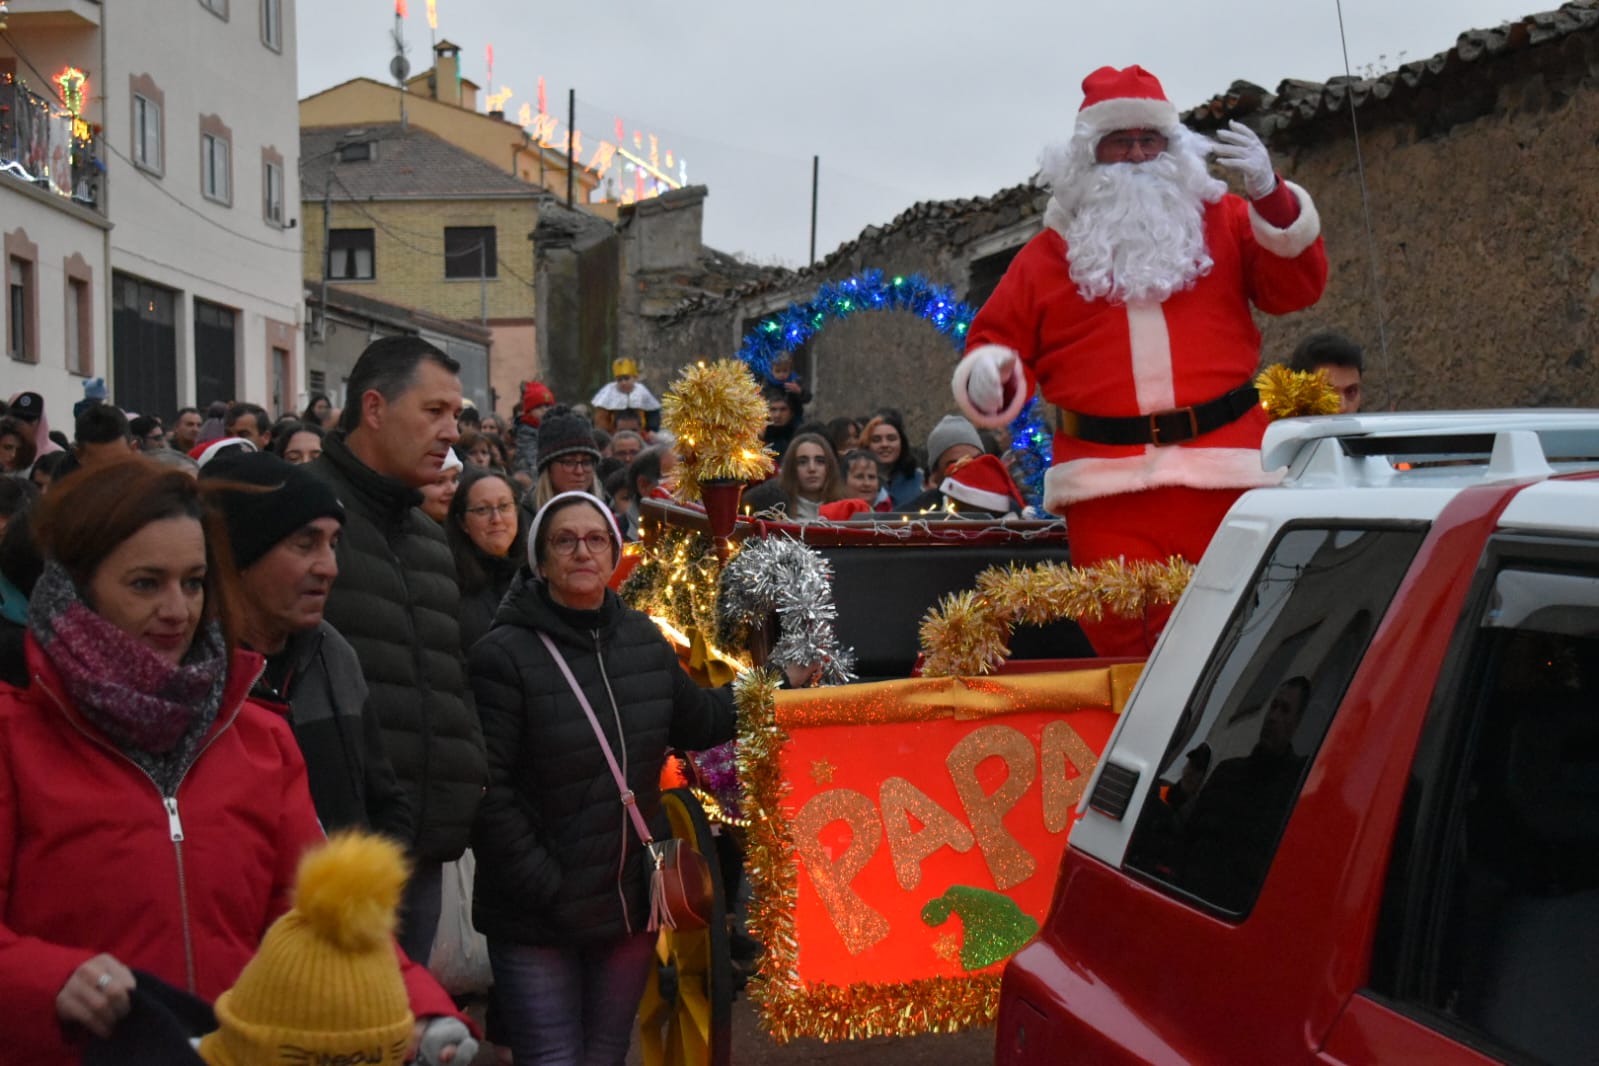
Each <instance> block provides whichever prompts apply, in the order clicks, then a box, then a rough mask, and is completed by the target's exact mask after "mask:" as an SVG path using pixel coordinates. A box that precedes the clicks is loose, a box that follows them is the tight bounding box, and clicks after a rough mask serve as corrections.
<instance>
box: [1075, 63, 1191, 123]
mask: <svg viewBox="0 0 1599 1066" xmlns="http://www.w3.org/2000/svg"><path fill="white" fill-rule="evenodd" d="M1077 124H1078V125H1079V126H1086V127H1087V128H1089V129H1091V130H1093V131H1095V132H1097V133H1109V132H1111V131H1112V130H1146V129H1147V130H1169V129H1171V128H1172V127H1174V126H1176V125H1177V108H1176V107H1174V106H1173V105H1172V102H1171V101H1170V100H1168V99H1166V90H1165V89H1162V88H1161V87H1160V79H1159V78H1157V77H1155V75H1153V74H1151V73H1150V72H1149V71H1147V70H1145V69H1144V68H1143V67H1140V66H1137V65H1134V66H1130V67H1123V68H1122V69H1121V70H1117V69H1116V68H1115V67H1100V68H1099V69H1098V70H1096V71H1094V72H1093V73H1092V74H1090V75H1089V76H1088V77H1086V78H1084V79H1083V106H1082V107H1080V108H1079V109H1078V111H1077Z"/></svg>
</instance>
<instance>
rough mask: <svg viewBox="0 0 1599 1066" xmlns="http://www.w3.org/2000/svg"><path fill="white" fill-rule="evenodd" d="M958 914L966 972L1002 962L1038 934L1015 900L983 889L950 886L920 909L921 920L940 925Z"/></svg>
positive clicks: (962, 964) (962, 961)
mask: <svg viewBox="0 0 1599 1066" xmlns="http://www.w3.org/2000/svg"><path fill="white" fill-rule="evenodd" d="M952 913H953V914H958V915H960V919H961V926H962V928H963V929H965V931H966V935H965V936H964V937H963V943H962V944H961V968H962V969H963V970H965V971H966V972H968V973H972V972H974V971H977V970H981V969H983V968H985V967H988V966H992V965H994V963H996V962H1003V961H1004V960H1006V959H1008V958H1010V957H1011V956H1012V955H1014V954H1016V953H1017V952H1018V951H1020V950H1021V949H1022V948H1023V947H1024V946H1026V944H1027V942H1028V941H1029V940H1031V939H1033V937H1035V936H1037V935H1038V922H1037V920H1036V919H1034V918H1033V916H1032V915H1030V914H1028V913H1027V912H1025V911H1023V910H1022V909H1021V908H1020V907H1018V906H1016V901H1015V900H1013V899H1011V898H1010V897H1009V896H1006V895H1002V894H1000V893H998V892H991V891H989V890H988V889H986V888H973V887H972V886H971V885H951V886H950V887H949V888H948V889H947V890H946V891H945V892H944V894H943V895H942V896H939V897H938V898H937V899H933V900H929V901H928V903H927V905H926V906H925V907H923V908H922V921H923V922H925V923H926V924H927V925H929V926H933V927H936V926H940V925H943V924H944V923H945V922H946V921H948V920H949V916H950V915H951V914H952Z"/></svg>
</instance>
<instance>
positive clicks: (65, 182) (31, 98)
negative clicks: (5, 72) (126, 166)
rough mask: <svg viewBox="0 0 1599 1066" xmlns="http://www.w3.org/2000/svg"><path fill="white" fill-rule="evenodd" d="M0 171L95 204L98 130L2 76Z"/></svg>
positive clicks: (99, 177)
mask: <svg viewBox="0 0 1599 1066" xmlns="http://www.w3.org/2000/svg"><path fill="white" fill-rule="evenodd" d="M0 174H3V175H5V176H6V177H8V178H11V179H15V180H20V181H26V182H30V183H32V184H34V185H37V186H38V187H40V188H42V189H48V190H49V191H51V192H53V193H55V194H56V195H58V196H62V197H66V198H68V199H71V200H73V201H74V202H76V203H79V204H82V205H84V206H85V207H91V208H94V209H96V210H98V209H99V206H100V185H101V183H102V182H103V181H104V180H105V164H104V162H103V161H102V160H101V158H100V133H99V131H98V130H97V129H95V128H94V127H93V126H91V125H89V124H88V123H87V122H84V121H83V120H82V119H77V118H74V117H73V116H72V115H70V114H68V113H66V112H65V111H63V110H61V108H60V107H59V106H58V105H57V104H55V102H54V101H51V100H49V99H47V98H45V97H43V96H39V95H38V94H37V93H34V92H31V91H29V90H28V89H27V88H25V87H24V86H22V85H21V84H19V83H18V82H16V81H15V80H10V81H0Z"/></svg>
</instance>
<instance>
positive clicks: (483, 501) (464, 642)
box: [444, 466, 523, 652]
mask: <svg viewBox="0 0 1599 1066" xmlns="http://www.w3.org/2000/svg"><path fill="white" fill-rule="evenodd" d="M518 519H519V516H518V513H517V507H516V486H515V485H514V484H512V483H511V481H510V479H508V478H507V477H506V476H505V475H504V474H501V473H500V472H498V471H495V470H484V469H482V468H480V467H476V466H468V467H467V468H466V472H465V473H463V474H462V475H461V484H460V487H459V488H457V489H456V491H455V499H453V500H451V501H450V512H449V517H448V518H447V519H446V520H445V523H444V532H445V536H446V537H448V538H449V541H450V551H451V552H453V553H454V555H455V573H456V576H457V577H458V578H459V579H460V582H461V650H462V651H463V652H465V651H470V650H471V648H472V645H474V644H476V643H477V641H478V638H479V637H481V636H482V635H483V634H485V633H487V632H488V631H489V626H490V625H492V624H493V622H494V612H495V611H496V610H497V609H498V608H499V606H500V600H501V599H502V598H504V596H505V590H506V589H507V588H509V587H510V586H511V579H512V578H513V577H515V576H516V570H517V567H519V566H521V565H522V554H523V553H522V543H521V541H522V538H521V536H520V533H521V529H520V526H521V523H520V521H519V520H518Z"/></svg>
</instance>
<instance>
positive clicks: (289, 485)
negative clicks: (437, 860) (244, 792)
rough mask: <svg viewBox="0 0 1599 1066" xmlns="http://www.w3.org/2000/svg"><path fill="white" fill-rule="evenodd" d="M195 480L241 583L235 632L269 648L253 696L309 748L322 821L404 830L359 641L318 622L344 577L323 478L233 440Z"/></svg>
mask: <svg viewBox="0 0 1599 1066" xmlns="http://www.w3.org/2000/svg"><path fill="white" fill-rule="evenodd" d="M200 478H201V480H202V481H205V482H207V483H208V484H209V485H210V486H211V487H212V489H213V496H212V499H213V500H215V501H216V504H217V507H218V509H219V510H220V511H221V512H222V515H223V517H224V518H225V519H226V521H227V527H228V542H229V545H230V547H231V548H232V554H233V565H234V569H235V571H236V576H237V582H236V587H237V589H238V591H239V597H238V599H239V601H240V602H239V603H238V607H239V630H240V632H239V637H240V640H241V642H242V643H243V644H244V645H245V646H246V647H248V648H250V649H252V650H254V651H257V652H259V653H261V654H262V655H264V656H266V669H265V670H264V671H263V672H262V674H261V676H260V677H259V678H258V679H257V680H256V684H255V688H254V689H253V690H252V691H251V693H250V695H251V696H253V697H254V698H256V699H258V700H261V701H263V702H266V703H268V704H269V705H272V706H276V707H279V708H280V709H281V710H282V711H283V713H284V715H285V717H287V718H288V720H289V723H290V725H291V726H292V727H293V729H294V737H295V739H296V740H297V741H299V744H300V752H301V754H303V755H304V756H305V765H306V772H307V775H308V777H309V780H310V785H311V800H312V802H313V803H314V804H315V806H316V813H317V817H318V818H319V819H320V820H321V822H322V827H323V828H324V829H326V830H327V831H328V832H330V833H332V832H334V831H336V830H339V829H356V828H372V829H376V830H377V831H379V832H382V833H387V834H389V835H391V836H393V837H394V838H395V839H396V840H398V841H400V842H402V843H405V842H408V841H409V840H410V839H411V835H412V816H411V805H410V801H409V800H408V799H407V798H406V795H405V791H404V790H403V789H402V788H401V787H400V782H399V779H398V778H397V777H396V776H395V773H394V767H393V766H392V765H391V763H390V762H389V757H388V753H387V751H386V750H385V749H384V745H383V732H382V729H381V728H380V726H379V723H378V722H377V720H376V718H375V717H374V716H370V715H366V714H363V713H362V706H363V705H364V704H365V703H366V697H367V687H366V681H365V679H364V678H363V677H362V675H361V663H360V661H359V660H358V659H357V658H356V655H355V649H354V648H352V647H350V645H349V643H348V642H347V641H346V640H345V639H344V638H343V637H341V636H339V633H338V631H337V630H335V629H334V628H333V627H332V626H330V625H329V624H328V623H327V622H325V621H323V619H322V611H323V607H324V606H325V604H326V603H327V598H328V590H329V589H331V588H332V587H333V579H334V578H336V577H338V575H339V564H338V561H337V559H336V558H335V556H334V548H335V547H336V546H337V544H338V541H339V537H340V536H341V535H342V534H343V532H344V517H345V516H344V506H343V504H341V503H340V502H339V499H338V497H337V496H335V495H334V493H333V490H332V489H331V488H330V487H329V486H328V484H327V483H326V482H325V481H323V480H321V479H320V478H317V477H315V476H313V475H312V474H310V473H308V472H307V471H306V470H305V468H304V467H300V466H296V465H294V464H293V463H289V462H285V461H284V460H282V459H279V458H278V457H277V456H275V455H272V454H270V453H268V452H255V451H250V450H248V449H244V448H235V449H231V450H229V451H227V452H224V453H222V454H221V455H219V456H217V457H216V458H215V459H213V460H212V461H211V462H210V463H207V464H206V466H205V468H204V469H203V470H202V471H201V472H200Z"/></svg>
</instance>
